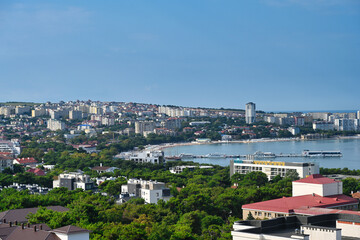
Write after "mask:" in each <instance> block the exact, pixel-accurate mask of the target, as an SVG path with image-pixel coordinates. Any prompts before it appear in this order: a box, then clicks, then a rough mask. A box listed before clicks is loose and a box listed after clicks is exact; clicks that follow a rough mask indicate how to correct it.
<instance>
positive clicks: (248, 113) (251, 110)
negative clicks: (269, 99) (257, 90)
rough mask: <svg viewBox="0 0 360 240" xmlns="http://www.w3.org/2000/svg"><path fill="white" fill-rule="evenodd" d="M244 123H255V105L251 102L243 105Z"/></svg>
mask: <svg viewBox="0 0 360 240" xmlns="http://www.w3.org/2000/svg"><path fill="white" fill-rule="evenodd" d="M245 121H246V123H247V124H251V123H254V122H255V121H256V105H255V103H253V102H249V103H247V104H246V105H245Z"/></svg>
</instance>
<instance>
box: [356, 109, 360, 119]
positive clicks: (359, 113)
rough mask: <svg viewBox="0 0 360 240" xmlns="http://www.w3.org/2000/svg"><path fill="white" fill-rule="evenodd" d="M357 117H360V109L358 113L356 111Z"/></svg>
mask: <svg viewBox="0 0 360 240" xmlns="http://www.w3.org/2000/svg"><path fill="white" fill-rule="evenodd" d="M356 118H357V119H360V110H359V111H357V113H356Z"/></svg>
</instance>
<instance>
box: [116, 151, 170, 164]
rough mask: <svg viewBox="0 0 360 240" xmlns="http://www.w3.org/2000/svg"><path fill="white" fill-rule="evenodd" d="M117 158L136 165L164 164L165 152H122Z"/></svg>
mask: <svg viewBox="0 0 360 240" xmlns="http://www.w3.org/2000/svg"><path fill="white" fill-rule="evenodd" d="M115 158H121V159H124V160H129V161H133V162H135V163H154V164H162V163H164V161H165V160H164V152H163V151H155V150H144V151H134V152H122V153H120V154H118V155H116V156H115Z"/></svg>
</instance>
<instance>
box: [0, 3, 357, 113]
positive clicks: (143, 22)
mask: <svg viewBox="0 0 360 240" xmlns="http://www.w3.org/2000/svg"><path fill="white" fill-rule="evenodd" d="M0 6H1V10H0V65H1V67H0V68H1V71H0V83H1V85H2V87H1V89H2V90H3V91H2V96H1V97H0V102H7V101H31V102H46V101H51V102H58V101H60V100H64V101H69V100H75V99H94V100H101V101H124V102H143V103H153V104H159V105H178V106H191V107H207V108H212V107H213V108H221V107H223V108H237V109H244V107H245V103H247V102H249V101H252V102H255V103H256V104H257V105H258V109H260V110H263V111H267V112H268V111H274V112H275V111H319V110H324V111H327V110H330V111H334V110H339V109H340V110H341V109H342V110H350V109H354V110H357V109H359V108H360V106H359V102H360V95H359V94H358V93H357V89H358V88H359V87H360V83H359V81H358V79H359V76H360V69H359V68H358V64H357V63H358V62H360V61H359V60H360V54H359V53H360V44H359V41H358V39H359V37H360V21H359V20H360V4H359V2H358V1H353V0H342V1H339V0H331V1H315V0H313V1H297V0H284V1H278V0H262V1H241V2H238V1H228V2H227V3H226V4H220V2H218V1H197V2H194V1H181V2H177V1H171V2H168V1H160V0H159V1H154V2H151V3H149V2H146V1H137V2H136V3H135V2H127V1H109V2H107V3H106V4H104V3H99V2H96V1H77V2H72V1H52V2H51V3H49V2H47V1H40V0H36V1H32V3H31V4H30V3H27V2H26V1H2V2H1V3H0Z"/></svg>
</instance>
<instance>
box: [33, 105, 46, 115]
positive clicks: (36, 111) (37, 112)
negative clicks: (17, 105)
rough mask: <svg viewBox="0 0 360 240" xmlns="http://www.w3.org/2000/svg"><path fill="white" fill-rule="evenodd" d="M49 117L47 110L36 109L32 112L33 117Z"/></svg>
mask: <svg viewBox="0 0 360 240" xmlns="http://www.w3.org/2000/svg"><path fill="white" fill-rule="evenodd" d="M45 115H47V111H46V109H45V108H41V107H40V108H35V109H34V110H32V111H31V116H32V117H41V116H45Z"/></svg>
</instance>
